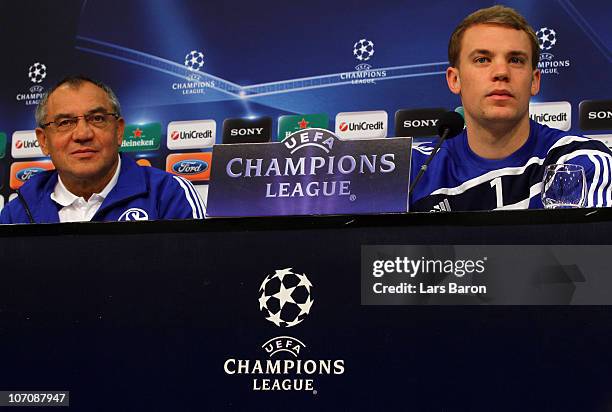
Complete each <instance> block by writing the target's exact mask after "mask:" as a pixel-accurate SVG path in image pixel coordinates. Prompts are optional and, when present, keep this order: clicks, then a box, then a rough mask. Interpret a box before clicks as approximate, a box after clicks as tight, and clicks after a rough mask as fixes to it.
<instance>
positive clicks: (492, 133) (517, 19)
mask: <svg viewBox="0 0 612 412" xmlns="http://www.w3.org/2000/svg"><path fill="white" fill-rule="evenodd" d="M539 51H540V49H539V46H538V40H537V37H536V35H535V32H534V31H533V29H532V28H531V27H530V26H529V24H528V23H527V21H526V20H525V19H524V18H523V16H521V15H520V14H518V13H517V12H516V11H515V10H513V9H511V8H508V7H503V6H494V7H490V8H487V9H481V10H478V11H476V12H474V13H472V14H471V15H469V16H468V17H466V18H465V19H464V20H463V21H462V22H461V23H460V24H459V26H457V28H456V29H455V31H454V32H453V34H452V36H451V38H450V42H449V47H448V56H449V62H450V66H451V67H449V68H448V69H447V71H446V81H447V83H448V87H449V89H450V90H451V92H453V93H454V94H457V95H459V96H460V97H461V102H462V104H463V109H464V113H465V124H466V128H465V130H464V131H463V133H461V134H460V135H458V136H457V137H455V138H453V139H450V140H448V141H446V142H445V143H444V144H443V145H442V147H441V149H440V152H439V153H438V154H437V157H436V158H434V160H433V162H432V164H431V165H430V166H429V169H428V170H427V172H426V173H425V174H424V176H423V179H422V180H421V181H420V182H419V183H418V184H417V186H416V188H415V191H414V192H413V194H412V196H411V199H410V210H411V211H458V210H493V209H527V208H542V207H543V205H542V201H541V197H540V193H541V188H542V177H543V173H544V169H545V167H546V166H547V165H550V164H555V163H571V164H578V165H581V166H583V167H584V170H585V174H586V180H587V190H586V192H587V196H586V205H585V206H587V207H601V206H611V205H612V177H611V176H610V172H611V168H612V152H610V150H609V149H608V148H607V147H606V146H605V145H604V144H603V143H602V142H598V141H595V140H591V139H587V138H585V137H579V136H570V135H566V134H565V133H564V132H562V131H560V130H557V129H552V128H549V127H546V126H543V125H540V124H538V123H536V122H533V121H531V120H530V119H529V99H530V98H531V96H535V95H536V94H537V93H538V91H539V90H540V80H541V78H540V72H539V70H538V69H537V63H538V60H539ZM430 152H431V148H429V147H427V146H420V147H416V148H415V149H414V150H413V162H412V176H413V177H414V176H416V174H417V173H418V170H419V168H420V167H421V165H422V164H423V163H424V162H425V159H426V158H427V156H428V154H429V153H430Z"/></svg>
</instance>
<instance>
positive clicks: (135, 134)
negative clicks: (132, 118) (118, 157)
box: [119, 122, 161, 152]
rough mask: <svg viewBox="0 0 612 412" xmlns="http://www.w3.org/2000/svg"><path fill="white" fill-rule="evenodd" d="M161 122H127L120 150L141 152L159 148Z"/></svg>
mask: <svg viewBox="0 0 612 412" xmlns="http://www.w3.org/2000/svg"><path fill="white" fill-rule="evenodd" d="M160 141H161V123H157V122H155V123H145V124H128V125H126V126H125V131H124V132H123V143H121V148H120V149H119V151H121V152H143V151H148V150H157V149H159V143H160Z"/></svg>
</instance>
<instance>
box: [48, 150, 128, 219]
mask: <svg viewBox="0 0 612 412" xmlns="http://www.w3.org/2000/svg"><path fill="white" fill-rule="evenodd" d="M120 170H121V156H119V162H118V163H117V169H116V170H115V174H114V175H113V177H112V179H111V180H110V182H108V184H107V185H106V186H105V187H104V189H102V191H101V192H100V193H94V194H93V195H91V197H90V198H89V200H88V202H90V201H92V200H96V201H100V203H101V202H102V201H103V200H104V199H106V196H108V194H109V193H110V191H111V190H113V188H114V187H115V185H116V184H117V180H119V171H120ZM51 199H52V200H53V201H55V202H56V203H58V204H59V205H60V206H63V207H66V206H70V205H71V204H73V203H74V202H76V201H77V200H79V199H83V197H81V196H76V195H75V194H73V193H72V192H71V191H70V190H68V189H67V188H66V186H65V185H64V182H62V178H61V177H60V176H59V174H58V176H57V183H56V184H55V188H54V189H53V192H52V193H51ZM83 200H84V199H83Z"/></svg>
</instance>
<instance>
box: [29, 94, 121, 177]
mask: <svg viewBox="0 0 612 412" xmlns="http://www.w3.org/2000/svg"><path fill="white" fill-rule="evenodd" d="M112 112H113V108H112V106H111V103H110V101H109V98H108V96H107V95H106V92H105V91H104V90H102V89H100V88H99V87H98V86H96V85H94V84H92V83H89V82H85V83H83V84H81V85H80V86H79V87H77V88H75V87H72V86H69V85H62V86H60V87H59V88H57V89H56V90H55V91H54V92H53V93H52V94H51V95H50V96H49V100H48V102H47V116H46V119H45V120H44V123H47V122H52V121H53V122H59V121H61V120H62V119H69V118H73V117H76V116H83V115H89V114H105V113H112ZM104 118H105V119H106V120H107V121H106V124H105V125H103V126H96V125H94V124H89V123H88V122H87V121H86V120H85V119H84V118H79V119H78V123H77V124H76V127H75V128H74V129H72V130H67V131H62V130H59V129H58V128H57V123H55V124H51V125H49V126H47V127H45V128H44V129H41V128H38V129H36V135H37V137H38V140H39V142H40V146H41V148H42V150H43V153H45V154H48V155H50V156H51V160H52V161H53V164H54V165H55V168H56V169H57V171H58V173H59V174H60V176H61V178H62V180H63V181H64V182H65V183H67V184H69V183H70V182H75V181H79V182H80V183H83V182H87V183H89V184H91V185H93V186H95V185H96V184H98V183H105V181H106V180H110V177H112V174H113V173H114V170H115V166H116V164H117V159H118V151H119V147H120V146H121V141H122V140H123V130H124V126H125V125H124V121H123V119H115V118H114V117H112V116H105V117H104Z"/></svg>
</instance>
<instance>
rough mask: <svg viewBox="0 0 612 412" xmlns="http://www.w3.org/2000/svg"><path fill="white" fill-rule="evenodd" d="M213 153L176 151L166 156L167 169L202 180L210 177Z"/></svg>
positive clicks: (194, 179)
mask: <svg viewBox="0 0 612 412" xmlns="http://www.w3.org/2000/svg"><path fill="white" fill-rule="evenodd" d="M211 163H212V153H211V152H206V153H174V154H171V155H168V157H167V158H166V171H167V172H170V173H173V174H175V175H177V176H182V177H184V178H185V179H188V180H191V181H194V182H200V181H207V180H208V179H209V178H210V166H211Z"/></svg>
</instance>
